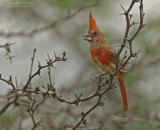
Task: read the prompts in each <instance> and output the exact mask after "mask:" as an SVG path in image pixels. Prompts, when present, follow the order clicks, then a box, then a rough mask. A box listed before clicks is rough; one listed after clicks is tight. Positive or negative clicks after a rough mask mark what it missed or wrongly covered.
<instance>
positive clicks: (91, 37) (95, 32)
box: [83, 13, 105, 43]
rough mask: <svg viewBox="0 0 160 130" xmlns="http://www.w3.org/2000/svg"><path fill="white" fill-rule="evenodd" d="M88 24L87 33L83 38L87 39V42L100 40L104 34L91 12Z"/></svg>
mask: <svg viewBox="0 0 160 130" xmlns="http://www.w3.org/2000/svg"><path fill="white" fill-rule="evenodd" d="M89 24H90V26H89V30H88V34H87V35H85V36H84V37H83V39H84V40H86V41H88V42H89V43H99V42H101V40H102V39H104V38H105V35H104V33H103V32H101V31H100V29H99V27H98V26H97V24H96V21H95V20H94V18H93V16H92V14H91V13H90V16H89Z"/></svg>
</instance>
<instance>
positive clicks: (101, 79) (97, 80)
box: [95, 73, 108, 85]
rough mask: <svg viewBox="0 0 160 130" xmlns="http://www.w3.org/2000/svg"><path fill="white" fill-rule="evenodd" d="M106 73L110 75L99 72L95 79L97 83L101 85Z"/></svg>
mask: <svg viewBox="0 0 160 130" xmlns="http://www.w3.org/2000/svg"><path fill="white" fill-rule="evenodd" d="M105 75H108V74H107V73H104V74H99V75H98V76H96V77H95V81H96V83H97V85H101V84H102V81H103V80H104V77H103V76H105Z"/></svg>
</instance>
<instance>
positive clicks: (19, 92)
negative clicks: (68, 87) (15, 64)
mask: <svg viewBox="0 0 160 130" xmlns="http://www.w3.org/2000/svg"><path fill="white" fill-rule="evenodd" d="M136 3H137V1H136V0H132V1H131V3H130V6H129V7H128V9H127V10H125V9H124V7H123V6H122V5H121V7H122V9H123V11H124V13H123V15H124V16H125V18H126V31H125V34H124V38H123V41H122V44H121V46H120V49H119V50H118V51H117V52H115V53H116V54H117V69H116V71H115V72H114V73H112V74H111V75H109V77H107V78H104V77H103V75H100V76H98V77H97V78H95V79H94V80H93V81H94V82H95V83H96V85H97V88H96V90H95V91H94V92H92V93H91V94H89V95H88V96H85V97H82V94H80V95H77V94H76V93H74V96H75V99H72V100H70V99H68V98H66V97H63V96H62V95H61V94H60V93H59V92H58V91H57V90H56V89H55V88H54V84H53V83H52V78H51V68H54V65H53V64H54V63H56V62H60V61H63V62H64V61H66V60H67V59H66V52H63V54H62V57H58V56H57V55H56V53H54V58H50V56H49V55H48V59H46V64H45V65H41V64H40V62H38V69H37V70H36V71H35V72H34V73H33V72H32V71H33V63H34V59H35V53H36V50H34V52H33V56H32V58H31V67H30V73H29V77H28V80H27V82H26V83H25V84H24V85H21V87H18V88H17V87H16V86H17V85H14V83H13V81H12V76H10V78H9V80H6V79H4V78H2V75H0V80H1V81H3V82H5V83H7V84H9V85H11V87H12V89H11V91H10V92H9V93H8V95H7V99H8V102H7V103H6V104H5V105H4V106H3V107H2V108H1V109H0V115H1V114H3V113H4V112H5V111H6V110H7V109H8V108H9V106H10V105H11V104H13V105H14V106H18V105H19V104H25V105H26V106H28V109H27V111H28V113H29V115H30V117H31V119H32V122H33V127H32V129H35V128H37V127H39V126H40V122H41V120H40V121H39V122H36V120H35V118H34V113H35V112H36V110H38V109H39V106H41V105H42V104H44V103H45V101H46V100H47V98H48V97H52V98H53V99H56V100H57V101H59V102H65V103H67V104H74V105H76V106H80V104H81V103H83V102H86V101H90V100H91V99H93V98H96V97H97V100H96V103H95V104H94V105H93V106H92V107H90V108H89V109H88V110H86V111H84V112H81V118H80V120H79V121H78V122H77V123H76V124H75V125H71V126H70V125H66V126H65V129H72V130H75V129H77V128H78V127H80V125H81V124H86V123H87V119H86V118H87V116H88V115H89V114H90V113H91V112H93V111H94V110H95V109H96V108H97V107H98V106H101V107H103V105H104V103H103V101H102V98H103V96H104V95H105V94H106V93H107V92H108V91H109V90H110V89H114V88H115V84H114V82H113V80H114V77H115V75H116V74H117V73H118V72H119V71H121V70H122V69H123V68H124V67H125V66H126V65H127V64H128V62H129V60H130V59H131V58H132V57H136V56H137V54H138V52H133V50H132V44H133V40H134V39H135V37H136V36H137V35H138V33H139V31H140V30H141V29H142V28H143V27H144V24H143V18H144V12H143V0H140V6H139V14H140V22H134V23H131V19H132V17H133V14H130V11H131V10H132V8H133V6H134V5H135V4H136ZM97 4H98V0H97V2H96V3H94V4H92V5H88V6H83V7H82V8H79V9H78V10H77V11H75V12H74V13H72V14H69V15H67V16H66V17H64V18H61V19H59V20H57V21H54V22H53V23H52V24H50V25H48V26H46V27H43V28H40V29H35V30H33V31H32V32H30V33H23V32H19V33H10V34H4V33H0V35H5V36H11V35H12V36H17V35H21V36H32V35H34V34H35V33H37V32H40V31H44V30H46V29H48V28H51V27H54V26H55V25H56V24H57V23H59V22H60V21H62V20H65V19H68V18H70V17H73V16H75V15H76V14H77V13H78V12H80V11H81V10H83V9H85V8H89V7H92V6H95V5H97ZM135 24H139V26H138V28H137V30H136V31H135V32H134V33H133V35H132V36H131V37H129V33H130V29H131V27H132V26H133V25H135ZM127 42H128V44H129V50H130V54H129V55H128V56H127V52H126V53H125V55H124V57H123V58H122V62H121V63H119V60H118V59H119V57H120V54H121V52H122V51H123V49H124V48H125V47H126V46H127V45H126V44H127ZM43 69H48V76H49V83H48V84H47V87H44V86H38V87H34V86H32V84H31V81H32V80H33V79H34V78H35V77H36V76H40V74H41V71H42V70H43ZM38 95H39V96H41V97H42V100H41V101H39V102H38V101H37V100H36V98H35V97H36V96H38ZM19 97H21V98H19Z"/></svg>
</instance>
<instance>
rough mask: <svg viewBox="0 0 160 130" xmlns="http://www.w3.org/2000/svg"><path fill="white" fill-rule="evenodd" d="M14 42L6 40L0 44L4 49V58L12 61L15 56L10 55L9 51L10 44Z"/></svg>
mask: <svg viewBox="0 0 160 130" xmlns="http://www.w3.org/2000/svg"><path fill="white" fill-rule="evenodd" d="M14 44H15V43H9V42H7V43H6V44H4V45H0V48H4V49H5V50H6V54H5V56H6V59H9V60H10V62H11V63H12V59H13V58H14V57H15V56H11V55H10V53H11V48H10V47H11V46H12V45H14Z"/></svg>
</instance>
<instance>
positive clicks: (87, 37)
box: [83, 34, 92, 41]
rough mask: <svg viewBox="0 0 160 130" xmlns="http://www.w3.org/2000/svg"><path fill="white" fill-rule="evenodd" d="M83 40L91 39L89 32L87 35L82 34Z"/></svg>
mask: <svg viewBox="0 0 160 130" xmlns="http://www.w3.org/2000/svg"><path fill="white" fill-rule="evenodd" d="M83 40H86V41H92V37H91V34H87V35H85V36H83Z"/></svg>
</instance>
